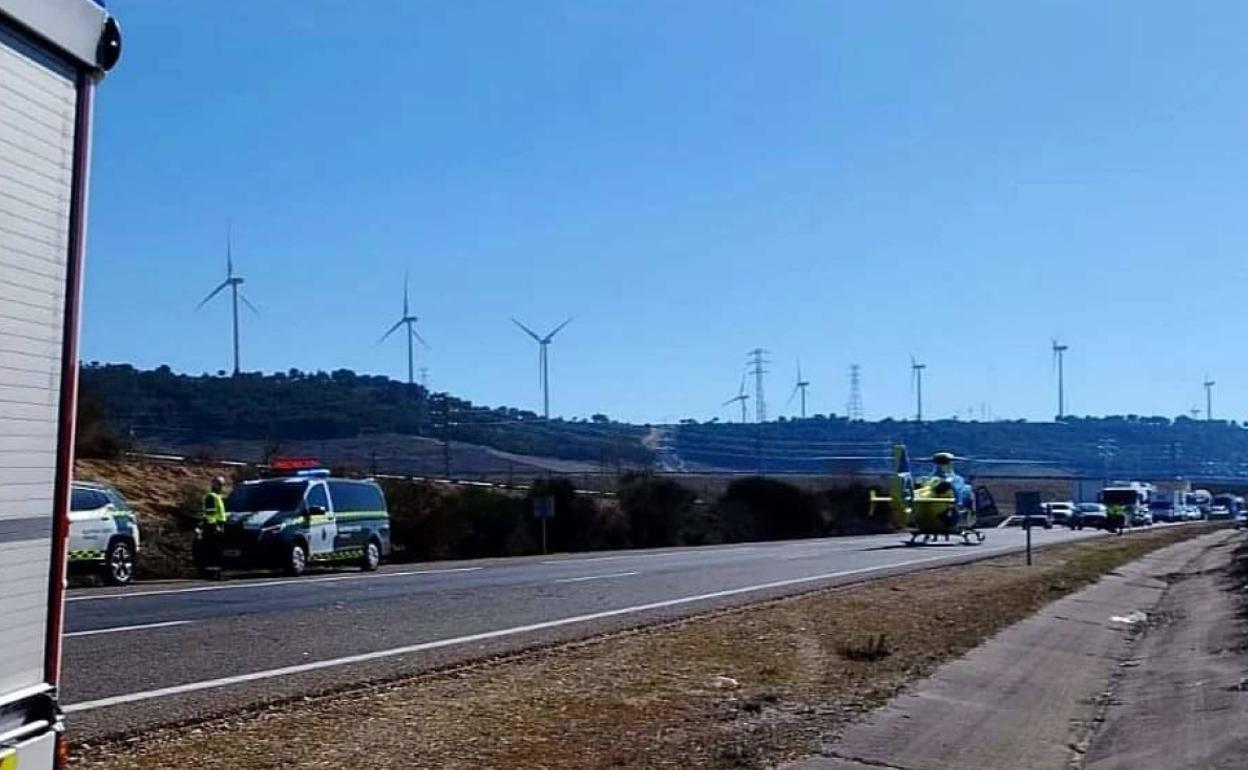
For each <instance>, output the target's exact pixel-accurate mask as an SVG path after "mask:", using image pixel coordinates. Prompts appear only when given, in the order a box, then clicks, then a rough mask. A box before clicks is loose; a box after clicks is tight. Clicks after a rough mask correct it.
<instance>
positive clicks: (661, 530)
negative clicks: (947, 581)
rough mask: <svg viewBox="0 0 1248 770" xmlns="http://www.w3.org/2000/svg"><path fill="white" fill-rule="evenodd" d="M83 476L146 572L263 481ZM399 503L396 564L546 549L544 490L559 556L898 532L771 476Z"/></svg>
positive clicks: (133, 464)
mask: <svg viewBox="0 0 1248 770" xmlns="http://www.w3.org/2000/svg"><path fill="white" fill-rule="evenodd" d="M75 475H76V477H77V478H79V479H83V480H90V481H100V482H104V483H107V484H112V485H113V486H115V487H116V488H117V489H118V490H119V491H121V493H122V494H123V495H124V496H125V497H126V498H127V499H128V500H129V501H130V503H131V505H132V506H133V507H134V509H135V511H136V512H137V513H138V515H139V521H140V525H141V527H142V532H143V552H142V554H141V557H140V560H139V569H140V572H139V575H140V577H141V578H145V579H153V578H178V577H189V576H190V575H192V574H193V569H192V568H191V558H190V549H191V542H192V538H193V531H194V525H195V522H196V520H197V518H198V516H199V511H200V507H201V504H202V503H201V500H202V496H203V494H204V492H205V491H206V490H207V488H208V485H209V483H210V482H211V480H212V478H213V477H214V476H216V475H225V476H226V477H227V479H229V480H233V481H241V480H243V479H245V478H252V477H254V475H255V470H254V469H252V468H248V467H233V468H231V467H225V466H221V465H217V464H194V463H178V464H174V463H159V462H145V461H130V460H98V459H84V460H79V461H78V463H77V465H76V469H75ZM382 485H383V487H384V489H385V492H386V498H387V501H388V503H389V507H390V517H391V524H392V531H393V538H394V544H395V546H396V552H395V559H396V560H401V561H431V560H443V559H475V558H486V557H497V556H528V555H533V554H537V553H540V552H541V542H542V540H541V537H542V536H541V524H540V522H539V521H537V520H536V519H535V518H534V516H533V501H534V499H535V498H538V497H547V496H549V497H552V498H554V500H555V516H554V518H553V519H550V520H549V521H548V522H547V540H548V550H549V551H550V552H565V553H566V552H581V551H601V550H612V549H621V548H660V547H668V546H692V545H709V544H719V543H736V542H745V541H767V540H780V539H792V538H804V537H826V536H829V535H858V534H874V533H881V532H888V531H892V529H893V528H894V527H893V523H892V522H891V521H889V520H888V519H887V518H883V517H873V516H871V515H869V512H868V506H867V488H866V487H865V486H862V485H860V484H851V485H848V486H840V485H834V484H830V485H828V486H827V487H825V488H822V489H817V490H812V489H808V488H802V487H798V486H796V485H793V484H789V483H787V482H784V481H780V480H777V479H770V478H759V477H741V478H736V479H733V480H732V481H731V482H730V483H729V484H728V485H727V487H726V489H725V491H724V492H723V494H722V495H720V496H719V498H718V499H715V500H703V499H700V498H699V497H698V495H697V494H696V493H695V492H694V491H693V490H691V489H690V488H688V487H686V486H685V485H683V484H681V483H680V482H679V481H677V480H674V479H672V478H670V477H668V476H661V475H656V474H652V473H649V472H628V473H625V474H624V475H623V476H622V477H621V479H620V482H619V485H618V492H617V493H616V495H615V496H614V497H601V496H590V495H583V494H579V493H578V492H577V490H576V488H575V486H574V485H573V483H572V481H570V480H569V479H566V478H560V477H557V476H556V477H552V478H547V479H538V480H536V481H535V482H534V483H533V484H532V485H531V486H529V487H528V488H524V489H509V488H504V487H501V486H499V487H486V486H456V485H449V484H443V483H435V482H430V481H422V480H411V479H392V478H387V479H383V480H382Z"/></svg>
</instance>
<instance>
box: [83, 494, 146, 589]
mask: <svg viewBox="0 0 1248 770" xmlns="http://www.w3.org/2000/svg"><path fill="white" fill-rule="evenodd" d="M141 542H142V541H141V539H140V537H139V519H138V517H137V516H135V514H134V511H133V510H131V508H130V504H129V503H127V502H126V498H124V497H122V496H121V493H120V492H118V491H117V490H115V489H113V488H112V487H110V486H109V485H107V484H97V483H95V482H92V481H75V482H74V489H73V493H72V494H71V495H70V498H69V568H70V569H71V570H74V571H76V572H94V573H97V574H99V576H100V577H102V578H103V579H104V582H105V583H108V584H109V585H115V586H124V585H128V584H129V583H130V581H132V580H134V572H135V569H136V568H137V566H138V559H139V544H140V543H141Z"/></svg>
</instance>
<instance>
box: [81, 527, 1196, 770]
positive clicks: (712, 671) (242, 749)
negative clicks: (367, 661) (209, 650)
mask: <svg viewBox="0 0 1248 770" xmlns="http://www.w3.org/2000/svg"><path fill="white" fill-rule="evenodd" d="M1210 529H1211V527H1209V526H1208V525H1199V526H1184V527H1172V528H1164V529H1158V530H1155V531H1150V532H1134V533H1130V534H1128V535H1126V536H1124V537H1115V538H1107V537H1102V538H1097V539H1095V540H1092V541H1087V542H1081V543H1078V544H1073V545H1065V546H1057V547H1053V548H1049V549H1045V550H1042V551H1040V552H1039V553H1038V554H1037V559H1036V566H1034V567H1032V568H1027V567H1024V566H1023V565H1022V559H1021V557H1020V556H1018V555H1012V556H1008V557H1001V558H995V559H990V560H986V561H983V562H978V563H974V564H971V565H965V566H959V567H951V568H944V569H937V570H931V571H928V572H922V573H914V574H909V575H905V576H901V577H895V578H888V579H883V580H877V581H872V582H869V583H866V584H861V585H858V586H855V587H849V588H843V589H839V590H822V591H817V592H813V593H810V594H806V595H804V596H799V597H794V598H789V599H784V600H779V601H774V602H770V603H766V604H759V605H754V606H751V607H747V608H744V609H738V610H730V611H723V612H718V613H712V614H709V615H706V616H703V617H701V618H695V619H691V620H687V621H682V622H678V623H672V624H668V625H665V626H657V627H651V628H649V629H646V630H642V631H637V632H629V633H623V634H616V635H610V636H606V637H600V638H598V639H595V640H591V641H588V642H583V643H577V644H570V645H564V646H560V647H555V648H551V649H548V650H544V651H538V652H531V653H529V654H521V655H517V656H512V657H509V658H506V659H502V660H498V661H495V662H492V663H486V664H478V665H470V666H465V667H461V668H457V669H454V670H450V671H447V672H443V673H439V674H432V675H428V676H422V677H417V678H414V679H410V680H407V681H402V682H399V683H395V684H390V685H387V686H383V687H375V688H369V689H365V690H361V691H358V692H354V693H346V694H339V695H334V696H325V697H321V698H308V699H301V700H300V701H298V702H295V703H293V704H287V705H282V706H276V707H272V708H268V709H264V710H262V711H258V712H252V713H248V714H244V715H241V716H238V717H236V718H233V719H227V720H221V721H216V722H209V723H204V724H201V725H200V726H198V727H196V728H195V729H193V730H187V729H179V730H169V731H159V732H155V733H151V734H148V735H145V736H143V737H141V738H139V739H135V740H132V741H130V742H128V743H119V744H111V745H104V746H79V747H77V748H76V750H75V754H76V763H75V765H74V766H75V767H84V768H91V767H109V768H140V767H176V766H180V767H183V768H185V769H186V770H195V769H196V768H216V767H231V768H276V767H291V766H298V767H342V766H350V767H378V768H382V767H451V768H455V767H463V768H468V767H514V768H538V767H542V768H550V767H576V768H597V767H638V768H641V767H647V768H648V767H682V768H683V767H722V766H725V765H738V766H747V767H761V766H768V765H770V764H774V763H775V762H776V761H779V760H783V759H786V758H789V757H794V756H800V755H804V754H809V753H812V752H814V751H817V750H818V748H819V742H820V739H821V736H823V735H824V734H826V732H827V731H828V730H830V729H834V728H835V727H836V726H837V725H839V724H843V723H845V722H846V721H848V720H850V719H852V718H854V717H856V716H858V715H860V714H862V713H863V712H865V711H867V710H869V709H871V708H874V707H875V706H878V705H880V704H881V703H883V702H885V701H886V700H887V699H888V698H889V697H891V696H892V695H893V694H895V693H896V692H897V691H898V690H899V689H900V688H901V687H903V686H905V685H906V684H908V683H909V682H912V681H914V680H915V679H917V678H921V677H923V676H925V675H926V674H928V673H930V672H931V671H933V670H934V669H935V668H936V667H937V666H938V665H940V664H941V663H942V662H944V661H946V660H948V659H950V658H952V657H955V656H958V655H960V654H962V653H964V652H965V651H967V650H969V649H970V648H972V647H974V646H976V645H977V644H979V643H980V642H981V641H983V640H984V639H986V638H988V637H989V636H990V635H992V634H993V633H995V632H996V631H998V630H999V629H1001V628H1003V627H1005V626H1007V625H1010V624H1012V623H1014V622H1016V621H1018V620H1020V619H1022V618H1024V617H1026V616H1027V615H1029V614H1030V613H1032V612H1034V611H1035V610H1036V609H1037V608H1039V607H1040V606H1042V605H1044V604H1046V603H1047V602H1049V601H1051V600H1052V599H1054V598H1056V597H1058V596H1061V595H1064V594H1066V593H1069V592H1071V591H1074V590H1076V589H1077V588H1079V587H1081V586H1084V585H1086V584H1088V583H1090V582H1092V581H1094V580H1096V579H1097V577H1099V576H1100V575H1102V574H1104V573H1106V572H1108V571H1110V570H1113V569H1114V568H1116V567H1117V566H1119V565H1121V564H1123V563H1125V562H1128V561H1130V560H1132V559H1135V558H1137V557H1139V556H1141V555H1143V554H1145V553H1148V552H1149V551H1151V550H1153V549H1156V548H1159V547H1162V546H1164V545H1167V544H1170V543H1173V542H1176V541H1178V540H1182V539H1185V538H1188V537H1192V536H1194V535H1197V534H1200V533H1203V532H1208V531H1210ZM291 735H321V736H332V738H331V739H327V740H317V741H291V740H289V736H291Z"/></svg>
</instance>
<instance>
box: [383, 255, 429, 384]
mask: <svg viewBox="0 0 1248 770" xmlns="http://www.w3.org/2000/svg"><path fill="white" fill-rule="evenodd" d="M418 320H420V319H419V318H417V317H416V316H414V315H412V313H411V311H410V310H409V309H408V303H407V273H404V274H403V315H402V316H401V317H400V318H399V320H397V321H395V322H394V326H391V327H390V328H389V329H387V330H386V333H385V334H383V335H381V339H379V340H377V344H378V345H380V344H381V343H383V342H385V341H386V338H387V337H389V336H390V335H391V334H394V333H395V332H396V331H398V328H399V327H400V326H406V327H407V335H406V336H407V384H408V385H414V384H415V383H416V377H415V370H414V369H413V368H412V338H413V337H414V338H416V339H417V340H419V341H420V344H421V345H424V346H425V348H428V347H429V343H427V342H425V338H424V337H421V336H420V332H418V331H416V322H417V321H418Z"/></svg>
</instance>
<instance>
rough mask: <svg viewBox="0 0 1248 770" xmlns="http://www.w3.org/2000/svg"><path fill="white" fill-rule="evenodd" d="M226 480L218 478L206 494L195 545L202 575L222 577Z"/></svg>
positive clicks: (197, 561) (196, 558)
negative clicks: (223, 493)
mask: <svg viewBox="0 0 1248 770" xmlns="http://www.w3.org/2000/svg"><path fill="white" fill-rule="evenodd" d="M224 489H225V479H224V478H223V477H221V476H217V477H216V478H215V479H213V480H212V486H211V487H210V488H209V490H208V491H207V492H206V493H204V509H203V516H202V519H201V521H200V525H199V539H198V541H197V542H196V543H195V545H196V548H195V554H194V555H195V566H196V567H198V568H199V570H200V572H201V573H206V574H209V575H212V576H216V577H220V575H221V549H222V547H223V540H224V537H223V536H224V534H225V522H226V518H227V517H226V515H225V496H224V495H222V494H221V493H222V490H224Z"/></svg>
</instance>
